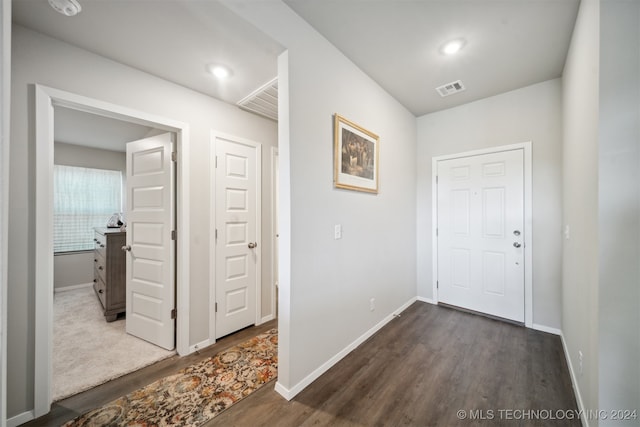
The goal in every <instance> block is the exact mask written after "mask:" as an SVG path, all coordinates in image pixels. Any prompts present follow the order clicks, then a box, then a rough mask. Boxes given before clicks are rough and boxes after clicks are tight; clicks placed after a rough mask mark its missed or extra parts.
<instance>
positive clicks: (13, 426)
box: [7, 411, 35, 427]
mask: <svg viewBox="0 0 640 427" xmlns="http://www.w3.org/2000/svg"><path fill="white" fill-rule="evenodd" d="M34 418H35V416H34V414H33V411H27V412H23V413H22V414H18V415H16V416H15V417H11V418H8V419H7V427H17V426H19V425H20V424H24V423H28V422H29V421H31V420H33V419H34Z"/></svg>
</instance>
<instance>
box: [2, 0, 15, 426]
mask: <svg viewBox="0 0 640 427" xmlns="http://www.w3.org/2000/svg"><path fill="white" fill-rule="evenodd" d="M11 25H12V24H11V1H10V0H2V4H0V46H1V48H0V50H1V51H2V59H1V60H2V62H1V63H0V77H1V81H0V102H1V104H0V111H1V113H0V114H1V116H0V162H1V164H0V171H1V172H0V173H1V175H0V427H5V426H6V424H7V420H6V418H7V289H8V284H7V283H8V278H7V268H8V266H9V263H8V261H7V254H8V247H9V243H8V242H9V235H8V230H9V225H8V224H9V149H10V147H9V145H10V136H11V133H10V126H11V117H10V114H11V99H10V98H11Z"/></svg>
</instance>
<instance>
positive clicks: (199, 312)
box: [7, 26, 277, 417]
mask: <svg viewBox="0 0 640 427" xmlns="http://www.w3.org/2000/svg"><path fill="white" fill-rule="evenodd" d="M13 38H14V40H13V58H12V61H13V64H12V74H13V81H12V104H11V112H12V117H11V127H12V129H11V170H10V179H11V183H12V185H11V188H10V193H9V202H10V208H9V222H10V228H9V245H11V247H12V251H11V253H10V254H9V272H8V273H9V277H8V301H9V310H8V316H9V325H10V329H9V331H8V340H9V344H8V350H9V354H8V364H9V370H8V387H9V390H11V393H10V394H9V395H8V396H7V398H8V408H7V414H8V415H9V417H12V416H15V415H19V414H23V413H24V412H26V411H29V410H31V409H32V408H33V375H34V373H33V363H34V347H33V346H34V343H33V341H34V330H33V319H34V316H35V313H34V299H33V294H34V273H33V272H34V265H33V259H34V244H35V235H34V233H35V229H34V211H33V209H34V204H35V197H34V188H35V187H34V185H35V184H34V177H35V169H34V168H35V153H34V149H35V141H34V135H33V127H34V112H33V103H34V90H33V84H34V83H40V84H43V85H46V86H50V87H54V88H57V89H62V90H65V91H69V92H72V93H76V94H79V95H83V96H88V97H91V98H95V99H99V100H103V101H106V102H110V103H114V104H118V105H122V106H126V107H129V108H133V109H136V110H141V111H145V112H148V113H150V114H154V115H158V116H162V117H167V118H170V119H173V120H177V121H181V122H185V123H188V124H189V126H190V137H191V141H190V147H191V153H190V158H191V164H190V170H189V173H190V182H191V183H192V188H191V215H190V218H189V219H190V225H191V236H190V241H191V247H190V253H191V265H190V277H191V284H190V319H189V323H190V337H189V343H190V344H195V343H199V342H202V341H204V340H206V339H207V338H208V337H209V322H208V320H206V319H208V318H209V307H208V301H209V244H210V242H209V241H210V236H209V229H210V212H209V194H210V193H209V191H210V186H209V172H210V168H209V149H210V147H209V145H210V131H211V129H215V130H218V131H221V132H224V133H228V134H232V135H237V136H240V137H243V138H247V139H251V140H254V141H259V142H262V143H263V146H264V149H263V152H269V149H268V147H270V146H275V145H276V144H277V132H276V126H277V125H276V123H275V122H273V121H271V120H267V119H263V118H260V117H258V116H256V115H253V114H250V113H246V112H243V111H241V110H240V109H238V108H236V107H234V106H231V105H228V104H225V103H223V102H220V101H217V100H215V99H213V98H210V97H208V96H205V95H202V94H199V93H196V92H194V91H191V90H188V89H186V88H184V87H181V86H178V85H176V84H173V83H169V82H167V81H165V80H162V79H159V78H156V77H154V76H151V75H149V74H146V73H143V72H141V71H139V70H135V69H132V68H129V67H126V66H124V65H122V64H119V63H116V62H113V61H110V60H107V59H105V58H103V57H100V56H97V55H95V54H92V53H90V52H87V51H85V50H82V49H79V48H76V47H73V46H71V45H68V44H66V43H62V42H59V41H56V40H54V39H51V38H48V37H46V36H43V35H40V34H38V33H35V32H33V31H30V30H27V29H25V28H23V27H19V26H15V27H14V34H13ZM262 160H263V164H262V170H263V174H264V175H263V185H264V187H263V194H267V195H268V194H271V191H270V187H269V185H270V184H269V183H270V159H269V157H268V156H264V158H263V159H262ZM263 206H269V204H268V203H265V202H263ZM263 220H264V221H265V224H271V218H270V210H269V209H265V210H263ZM263 230H264V233H263V236H262V242H263V245H264V246H266V247H270V246H271V240H270V233H268V230H270V227H267V226H265V227H263ZM270 266H271V260H270V259H269V258H267V255H265V253H264V252H263V290H262V295H263V297H265V298H267V297H270V277H271V271H270ZM268 306H269V305H267V307H268ZM266 314H267V313H263V315H266Z"/></svg>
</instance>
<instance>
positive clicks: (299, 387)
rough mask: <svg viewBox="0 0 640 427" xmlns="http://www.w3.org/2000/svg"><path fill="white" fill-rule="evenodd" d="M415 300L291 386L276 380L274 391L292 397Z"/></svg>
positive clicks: (414, 298) (405, 304) (288, 397)
mask: <svg viewBox="0 0 640 427" xmlns="http://www.w3.org/2000/svg"><path fill="white" fill-rule="evenodd" d="M416 300H417V297H413V298H411V299H410V300H409V301H407V302H406V303H404V304H402V305H401V306H400V307H399V308H398V309H397V310H395V311H393V312H392V313H391V314H389V315H388V316H386V317H385V318H384V319H382V320H381V321H380V322H378V323H377V324H376V325H375V326H374V327H372V328H371V329H369V330H368V331H366V332H365V333H364V334H362V335H361V336H360V337H359V338H357V339H356V340H355V341H353V342H352V343H351V344H349V345H348V346H346V347H345V348H343V349H342V350H340V351H339V352H338V353H337V354H336V355H335V356H333V357H332V358H330V359H329V360H327V361H326V362H325V363H323V364H322V365H321V366H319V367H318V368H317V369H316V370H314V371H313V372H311V373H310V374H309V375H307V376H306V377H305V378H303V379H302V381H300V382H299V383H298V384H296V385H294V386H293V387H292V388H290V389H287V388H286V387H284V386H283V385H282V384H281V383H280V382H279V381H278V382H277V383H276V386H275V391H277V392H278V393H279V394H280V395H281V396H282V397H284V398H285V399H287V400H291V399H293V398H294V397H295V396H296V395H297V394H298V393H300V392H301V391H302V390H304V389H305V388H306V387H307V386H308V385H309V384H311V383H312V382H314V381H315V380H316V379H318V378H319V377H320V375H322V374H324V373H325V372H327V371H328V370H329V369H331V368H332V367H333V365H335V364H336V363H338V362H339V361H340V360H342V359H343V358H344V357H345V356H346V355H348V354H349V353H351V352H352V351H353V350H355V349H356V347H358V346H359V345H360V344H362V343H363V342H365V341H366V340H367V339H369V338H370V337H371V336H372V335H373V334H375V333H376V332H378V331H379V330H380V329H382V328H383V327H384V326H385V325H386V324H387V323H389V322H390V321H392V320H393V319H394V318H395V317H396V316H397V315H398V314H400V313H402V312H403V311H405V310H406V309H407V308H409V306H410V305H411V304H413V303H414V302H416Z"/></svg>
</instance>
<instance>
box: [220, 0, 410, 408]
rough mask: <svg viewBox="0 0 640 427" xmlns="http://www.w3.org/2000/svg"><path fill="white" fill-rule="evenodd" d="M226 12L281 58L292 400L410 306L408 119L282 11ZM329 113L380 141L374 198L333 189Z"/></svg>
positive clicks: (284, 324) (284, 345) (250, 5)
mask: <svg viewBox="0 0 640 427" xmlns="http://www.w3.org/2000/svg"><path fill="white" fill-rule="evenodd" d="M228 3H229V5H230V7H232V8H234V9H235V10H236V11H237V12H238V13H240V14H241V15H242V16H244V17H245V18H248V19H249V20H250V21H251V22H253V23H254V24H255V25H256V26H258V28H260V29H261V30H262V31H264V32H265V33H266V34H268V35H269V36H271V37H273V38H275V39H276V40H277V41H278V42H280V43H281V44H282V45H283V46H285V47H286V48H287V49H288V53H287V54H286V55H285V56H284V57H283V58H281V61H280V63H279V65H280V67H279V78H280V82H281V83H280V84H281V85H282V84H283V83H284V80H285V79H284V78H283V76H285V77H286V76H288V80H287V87H286V89H285V94H283V97H284V96H286V98H287V99H286V101H288V115H287V117H286V118H283V117H282V115H283V114H284V113H285V111H283V110H281V111H280V117H281V118H282V119H281V123H280V125H281V138H282V139H281V140H280V147H279V150H280V162H281V163H280V171H281V177H282V185H281V186H280V197H281V204H280V209H281V216H280V227H281V228H280V235H281V239H283V240H284V242H282V241H281V245H282V246H284V250H283V252H282V253H281V257H280V260H281V263H280V272H281V280H280V289H281V296H282V298H280V318H279V320H280V321H279V332H280V337H281V338H280V355H279V358H280V360H281V361H283V360H285V361H286V362H288V363H285V367H284V368H283V369H281V370H279V377H278V386H279V387H280V390H281V391H282V390H283V389H284V390H286V391H289V392H290V393H291V394H295V393H296V392H297V391H299V390H300V388H301V387H303V386H304V385H305V384H307V382H308V381H309V380H310V379H311V378H314V377H315V376H316V375H317V374H319V373H320V372H322V371H323V369H325V368H327V366H328V365H330V364H331V363H333V362H334V361H335V360H336V357H339V355H342V354H344V353H343V352H344V351H345V350H346V349H348V348H349V346H350V345H351V344H352V343H354V342H355V341H356V340H358V339H359V338H360V337H361V336H363V335H364V334H366V333H367V331H369V330H371V329H372V328H374V327H375V326H376V325H377V324H379V323H380V322H381V321H383V320H384V319H386V318H388V317H389V316H390V315H391V314H392V313H393V312H394V311H395V310H397V309H398V308H399V307H401V306H402V305H403V304H405V303H407V302H408V301H410V300H411V299H412V298H413V297H415V294H416V281H415V269H416V266H415V252H416V249H415V178H416V167H415V161H414V158H415V141H416V128H415V118H414V117H413V115H412V114H410V113H409V112H408V111H407V110H406V109H405V108H403V107H402V106H401V105H400V104H399V103H398V102H397V101H395V100H394V99H393V98H392V97H391V96H390V95H388V94H387V93H386V92H385V91H383V90H382V89H381V88H380V87H379V86H378V85H377V84H375V83H374V82H373V81H372V80H371V79H370V78H369V77H367V76H366V75H365V74H364V73H363V72H362V71H361V70H359V69H358V68H357V67H356V66H355V65H354V64H353V63H352V62H351V61H349V60H348V59H347V58H346V57H344V56H343V55H342V54H341V53H340V52H339V51H338V50H337V49H336V48H335V47H333V46H332V45H331V44H330V43H329V42H328V41H327V40H325V39H324V38H323V37H321V36H320V35H319V34H317V33H316V32H315V31H314V30H313V29H312V28H311V27H310V26H309V25H308V24H307V23H306V22H304V21H303V20H302V19H301V18H300V17H298V16H297V15H296V14H294V13H293V12H292V11H291V10H290V9H289V8H288V7H287V6H286V5H284V3H282V2H275V1H274V2H252V1H250V0H249V1H247V2H237V1H230V2H228ZM265 3H266V5H265ZM280 88H281V90H282V88H283V86H280ZM281 94H282V92H281ZM283 102H284V101H283ZM334 113H338V114H340V115H342V116H344V117H346V118H347V119H349V120H352V121H354V122H356V123H358V124H359V125H361V126H362V127H364V128H366V129H368V130H370V131H372V132H374V133H376V134H378V135H379V136H380V192H379V194H377V195H374V194H366V193H361V192H354V191H347V190H337V189H335V188H334V187H333V114H334ZM285 209H289V210H288V211H287V212H283V211H284V210H285ZM289 216H290V221H289ZM285 221H286V222H285ZM335 224H342V227H343V238H342V239H341V240H334V238H333V231H334V225H335ZM289 249H290V258H286V254H287V251H288V250H289ZM285 270H286V271H285ZM370 298H375V300H376V310H375V311H373V312H372V311H369V299H370ZM287 303H288V304H287ZM281 366H282V364H281ZM279 368H280V367H279ZM291 394H290V395H291ZM290 395H289V396H290Z"/></svg>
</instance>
